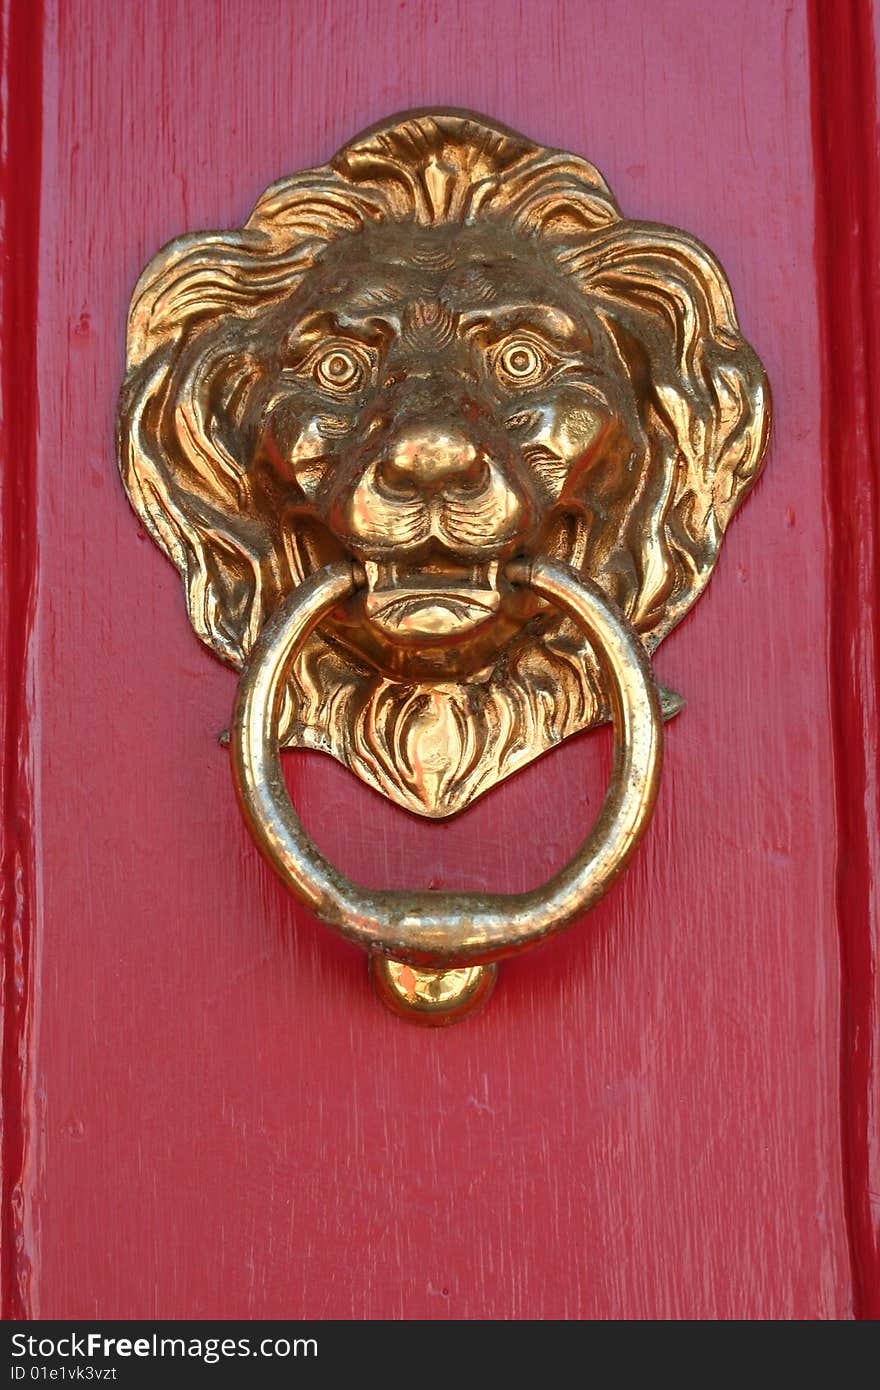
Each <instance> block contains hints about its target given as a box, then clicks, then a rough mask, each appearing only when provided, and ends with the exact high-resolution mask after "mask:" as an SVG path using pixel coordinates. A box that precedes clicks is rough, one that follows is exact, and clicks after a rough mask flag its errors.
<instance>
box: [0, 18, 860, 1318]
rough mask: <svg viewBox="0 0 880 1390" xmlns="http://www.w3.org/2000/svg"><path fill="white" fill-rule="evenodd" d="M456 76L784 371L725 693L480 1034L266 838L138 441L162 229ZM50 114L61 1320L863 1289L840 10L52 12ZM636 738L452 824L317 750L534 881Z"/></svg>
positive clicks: (329, 819) (469, 870)
mask: <svg viewBox="0 0 880 1390" xmlns="http://www.w3.org/2000/svg"><path fill="white" fill-rule="evenodd" d="M430 103H438V104H440V103H442V104H449V105H456V106H470V107H473V108H476V109H478V110H483V111H486V112H488V113H490V114H491V115H493V116H495V117H497V118H500V119H501V120H503V121H506V122H508V123H509V124H511V125H513V126H514V127H519V128H521V129H523V130H525V131H526V132H527V133H528V134H529V135H531V136H533V137H534V138H536V139H538V140H540V141H542V142H544V143H546V144H558V145H561V146H564V147H567V148H570V149H574V150H576V151H578V152H580V153H583V154H585V155H586V156H587V157H588V158H590V159H591V160H593V161H594V162H595V163H596V164H597V165H598V166H599V168H600V169H601V170H602V171H603V173H604V174H605V175H606V177H607V178H608V179H609V181H610V183H611V186H612V188H613V189H614V191H615V193H616V195H617V197H618V199H619V201H620V203H621V205H622V207H623V208H624V210H625V212H627V213H630V214H633V215H643V216H649V217H652V218H656V219H658V220H666V221H670V222H673V223H678V224H680V225H682V226H684V227H686V228H687V229H688V230H689V231H692V232H694V233H696V234H697V235H698V236H700V237H702V238H703V239H704V240H705V241H707V242H708V244H709V245H710V246H711V247H712V248H713V250H715V251H716V252H717V254H718V255H719V257H720V259H721V261H722V263H723V264H724V266H725V268H726V269H727V271H728V274H729V276H730V278H731V281H732V284H733V287H734V292H735V295H736V298H737V302H738V304H739V306H740V309H741V317H742V320H743V327H744V330H745V332H746V334H747V336H748V337H749V339H750V340H751V341H752V342H754V344H755V345H756V347H757V348H758V350H759V352H760V353H761V355H762V357H763V358H764V361H765V363H766V365H767V369H768V372H769V375H770V379H771V383H772V385H773V388H774V396H775V403H776V427H775V438H774V443H773V445H772V447H771V454H770V458H769V460H768V465H767V471H766V475H765V479H764V481H763V482H762V483H761V484H760V485H759V487H758V489H757V490H756V493H755V495H754V497H753V498H752V500H751V501H750V502H749V504H748V505H747V507H746V508H745V510H744V512H743V515H742V516H741V517H740V518H739V519H738V520H737V521H736V522H735V524H734V526H733V528H732V530H731V533H730V536H729V539H728V541H727V543H726V546H725V550H724V553H723V554H722V556H721V561H720V564H719V570H718V574H717V576H716V577H715V579H714V580H713V582H712V585H711V587H710V590H709V592H708V594H707V596H706V597H705V598H704V599H703V601H702V602H701V603H700V604H699V605H698V606H697V608H696V610H695V612H694V613H693V615H692V616H691V617H690V618H689V619H688V620H687V621H686V622H685V623H684V624H683V625H682V627H681V629H680V630H679V631H678V632H677V633H676V634H674V635H673V637H671V638H670V639H669V641H668V642H667V643H666V644H665V645H664V646H663V648H662V649H661V651H660V653H659V654H658V658H657V662H656V665H657V671H658V676H659V678H660V679H661V680H663V681H664V682H665V683H667V684H670V685H672V686H674V687H675V688H676V689H679V690H681V691H682V692H683V693H684V694H685V695H686V697H687V698H688V701H689V704H688V708H687V710H686V711H685V713H684V714H683V715H682V716H681V717H680V718H679V720H677V721H676V723H675V724H674V725H672V726H671V727H670V729H669V734H668V739H667V753H666V768H665V776H664V786H663V789H662V791H661V801H660V806H659V810H658V813H657V816H656V818H655V822H654V825H653V827H652V830H651V832H650V834H649V837H648V840H647V843H646V844H645V846H644V847H643V849H642V851H641V852H640V854H639V856H638V859H637V861H636V863H635V864H634V866H633V867H632V869H631V870H630V871H629V873H628V875H627V876H626V879H625V881H624V882H623V883H622V884H621V885H620V886H619V887H618V888H617V889H616V890H615V891H614V893H613V894H612V895H611V896H610V897H609V898H608V899H607V900H606V901H605V902H604V903H603V904H602V905H601V906H600V907H599V908H598V909H597V910H596V911H595V912H594V913H593V914H592V915H591V917H590V919H589V920H588V921H586V922H584V923H582V924H579V925H577V926H576V927H575V928H573V929H572V930H571V931H570V932H569V933H568V934H567V935H566V936H565V937H563V938H562V939H561V940H559V941H558V942H557V943H554V944H552V945H550V946H547V947H546V948H545V949H543V950H541V951H539V952H536V953H535V954H534V955H532V956H530V957H527V958H525V959H523V960H522V961H518V962H516V963H513V964H510V965H509V966H507V967H506V968H505V969H504V970H503V972H502V978H501V983H500V985H499V988H498V991H497V993H496V995H495V998H494V1000H493V1001H492V1003H491V1004H490V1006H489V1008H488V1009H487V1010H486V1012H485V1013H484V1014H482V1015H481V1016H480V1017H479V1018H477V1019H475V1020H473V1021H471V1022H470V1023H468V1024H464V1025H462V1026H461V1027H460V1028H457V1029H451V1030H448V1031H447V1032H445V1033H441V1034H439V1035H438V1034H429V1033H425V1032H420V1031H418V1030H416V1029H412V1028H407V1027H406V1026H404V1025H402V1024H401V1023H399V1022H398V1021H396V1020H395V1019H393V1018H392V1017H390V1016H385V1014H384V1013H383V1012H382V1011H381V1010H380V1008H379V1006H378V1005H377V1004H376V1003H375V1002H374V1001H373V999H372V998H371V996H370V994H369V991H368V989H367V987H366V981H365V973H364V965H363V960H362V958H361V957H360V955H359V954H358V953H357V952H356V951H354V950H353V949H351V948H349V947H347V946H346V945H345V944H344V943H342V942H339V941H337V940H335V939H334V938H333V937H332V936H331V934H330V933H328V932H326V931H324V930H322V929H320V928H319V927H317V926H316V925H315V924H314V923H313V921H312V920H311V919H310V918H309V917H308V914H307V913H305V912H304V911H303V910H301V909H299V908H298V907H297V906H296V905H295V904H294V903H293V902H292V901H291V900H290V899H289V898H288V897H286V896H285V894H284V892H283V890H282V888H281V887H280V885H278V884H277V883H276V881H275V880H274V879H273V878H272V876H271V874H270V871H269V870H268V869H267V868H266V867H265V866H264V865H263V864H262V862H261V861H260V860H259V859H258V856H257V854H256V851H255V850H254V848H253V846H252V845H251V843H250V841H249V839H248V837H247V834H246V831H245V830H244V827H243V825H242V824H241V823H240V820H239V817H238V812H237V810H236V807H235V803H234V798H233V796H232V790H231V778H230V771H229V766H228V758H227V755H226V754H225V753H224V752H223V751H222V750H221V749H220V748H219V746H218V744H217V734H218V732H219V731H220V730H221V729H222V728H223V727H224V726H225V725H226V723H227V722H228V717H229V709H230V705H231V701H232V695H233V690H234V685H235V679H234V675H233V674H232V673H231V672H229V671H227V670H225V669H224V668H222V667H221V666H219V665H218V664H217V663H216V662H215V661H213V660H212V659H211V658H210V656H209V655H208V654H207V653H206V652H205V651H203V650H202V649H201V648H200V647H199V645H198V643H197V642H196V640H195V639H194V637H193V636H192V634H191V632H190V630H189V627H188V625H187V622H186V618H185V614H184V608H183V602H182V596H181V593H180V591H179V584H178V581H177V577H176V575H175V574H174V573H173V572H172V570H171V568H170V566H168V565H167V563H165V562H164V561H163V560H162V558H161V557H160V556H159V555H158V553H157V552H156V550H155V548H154V547H153V546H152V545H151V544H150V543H149V542H148V541H147V540H146V539H145V538H144V537H143V536H142V535H140V534H139V532H138V529H137V525H136V522H135V520H134V518H133V517H132V515H131V513H130V510H129V508H128V506H127V503H126V502H125V499H124V497H123V495H122V491H121V487H120V485H119V482H118V479H117V477H116V472H115V463H114V459H113V444H112V437H113V415H114V407H115V395H116V391H117V388H118V383H119V379H120V376H121V372H122V348H123V325H124V315H125V309H126V306H127V303H128V298H129V294H130V291H131V287H132V285H133V282H134V280H135V277H136V275H137V274H138V272H139V270H140V268H141V266H142V265H143V263H144V262H145V261H146V259H147V257H148V256H149V255H150V254H151V253H152V252H153V251H154V250H155V249H156V248H157V247H158V246H159V245H160V244H161V243H162V242H163V241H165V240H167V239H168V238H169V237H171V236H172V235H174V234H175V233H177V232H180V231H182V230H185V229H195V228H199V227H210V226H217V225H220V226H223V225H232V224H237V223H240V222H241V220H242V218H243V216H244V215H245V214H246V213H247V211H248V208H249V206H250V203H251V202H252V201H253V199H254V197H255V196H256V195H257V193H258V192H259V191H260V190H261V189H262V188H263V187H264V186H265V185H266V184H268V183H269V182H270V181H271V180H272V179H274V178H276V177H278V176H279V175H281V174H284V173H286V172H289V171H291V170H293V169H297V168H301V167H304V166H306V165H308V164H310V163H314V162H319V161H321V160H323V159H324V158H326V157H327V156H328V155H329V154H330V153H331V152H332V151H333V150H334V149H335V148H336V147H337V146H338V145H339V144H340V143H341V142H342V141H343V140H344V139H345V138H346V137H348V136H350V135H351V134H352V133H353V132H355V131H356V130H357V129H359V128H361V127H363V126H365V125H367V124H368V123H370V122H371V121H373V120H376V119H378V118H379V117H381V116H383V115H386V114H388V113H389V112H391V111H393V110H395V109H400V108H404V107H407V106H412V105H424V104H430ZM42 107H43V136H42V165H43V167H42V175H41V177H40V184H39V186H40V189H41V193H42V207H41V217H42V234H41V239H40V256H39V313H38V321H37V325H38V337H37V345H38V349H39V356H38V391H39V415H38V420H37V426H38V436H37V438H38V449H37V463H36V533H35V534H36V536H37V538H38V541H39V565H38V569H37V576H36V577H37V610H36V628H35V646H34V655H33V677H32V681H31V687H30V691H31V693H30V695H29V705H28V713H29V716H30V719H29V728H30V735H31V740H32V744H31V747H32V759H33V764H34V794H35V810H34V816H33V826H34V842H33V843H34V850H35V855H36V859H35V863H36V866H37V868H38V878H37V882H36V884H35V893H34V897H33V911H34V928H35V941H36V943H37V944H36V947H35V952H34V956H33V976H34V985H35V997H36V999H37V1002H38V1008H37V1013H36V1017H35V1021H34V1035H33V1040H32V1071H31V1072H30V1074H29V1078H28V1083H27V1093H26V1095H24V1096H23V1097H22V1100H23V1103H24V1105H25V1111H24V1113H25V1114H26V1116H27V1126H28V1130H27V1132H28V1136H29V1144H30V1148H29V1154H30V1156H31V1157H30V1160H29V1162H28V1163H27V1164H26V1165H20V1169H21V1183H22V1189H21V1206H22V1211H23V1213H24V1218H23V1219H22V1221H21V1224H20V1227H19V1231H20V1240H19V1245H18V1248H17V1250H16V1262H17V1263H16V1269H17V1270H20V1269H22V1268H24V1262H27V1266H28V1268H29V1269H30V1270H31V1278H30V1283H29V1286H28V1298H29V1305H28V1307H29V1310H30V1311H31V1312H32V1313H33V1314H34V1315H37V1316H44V1317H48V1316H52V1317H86V1316H101V1317H113V1316H116V1317H140V1316H143V1317H152V1316H168V1317H183V1316H188V1317H209V1316H261V1317H273V1316H278V1317H284V1316H315V1317H353V1318H362V1317H372V1318H378V1317H429V1318H447V1317H476V1318H485V1317H502V1318H506V1317H523V1318H537V1317H540V1318H550V1317H618V1318H622V1317H626V1318H639V1317H703V1318H708V1317H806V1318H813V1317H821V1318H826V1317H830V1318H835V1317H846V1316H850V1315H851V1313H852V1311H853V1304H852V1292H853V1284H852V1275H851V1264H850V1248H849V1234H850V1228H849V1226H848V1221H847V1204H846V1184H845V1182H844V1177H843V1172H842V1166H841V1143H840V1137H841V1132H842V1129H841V1126H842V1112H841V1099H840V1084H839V1083H840V1047H841V1042H840V1038H841V1034H840V998H841V974H840V955H839V937H838V915H839V893H838V863H837V858H836V827H837V801H836V799H835V783H834V769H835V764H834V746H835V745H834V739H833V725H832V718H831V708H830V699H831V694H830V689H829V675H828V667H827V661H826V653H827V651H828V618H827V615H828V609H829V603H830V599H831V597H832V594H833V587H832V585H833V568H832V567H831V566H830V565H827V566H826V564H825V561H824V557H825V556H826V554H827V553H828V552H827V549H826V547H827V543H828V533H827V526H826V480H825V477H824V475H823V468H822V435H821V428H820V413H819V404H820V400H821V399H822V390H823V379H822V374H821V357H820V350H819V345H820V337H819V318H818V313H817V288H816V285H817V281H816V269H815V263H814V235H815V220H814V168H813V151H812V144H811V109H810V84H809V54H808V9H807V6H806V5H805V4H794V5H781V4H780V5H771V6H768V5H766V4H763V3H757V2H756V0H739V2H738V3H737V4H736V5H735V6H733V5H731V6H727V7H724V18H723V23H722V22H721V21H720V20H719V12H718V10H717V8H716V7H713V6H705V5H703V4H702V3H701V2H700V0H669V2H668V3H666V4H664V5H662V6H657V5H654V4H652V3H648V0H626V2H625V3H621V0H617V3H612V0H597V3H593V4H590V5H588V6H586V5H583V4H581V3H575V0H563V2H562V3H550V0H544V3H532V4H528V5H521V6H520V5H516V4H509V3H504V0H466V2H464V0H463V2H462V3H450V4H446V5H438V4H435V3H403V4H389V3H378V0H347V2H346V0H330V3H326V0H325V2H324V3H321V4H319V3H317V0H297V3H287V4H284V3H280V0H265V3H263V4H261V5H259V6H254V5H251V4H249V3H247V0H234V2H233V0H223V3H210V2H209V0H189V3H187V4H182V3H181V4H177V3H173V2H172V0H147V3H142V4H139V5H136V6H135V5H124V6H118V5H114V4H111V3H110V0H88V2H87V3H82V0H81V2H80V3H77V4H73V3H62V2H61V0H47V4H46V29H45V42H44V49H43V81H42ZM607 758H608V740H607V738H606V737H605V735H603V734H599V735H595V736H592V735H591V736H587V737H585V738H580V739H574V740H572V741H571V742H570V744H569V745H567V746H565V747H563V748H562V749H560V750H558V751H557V752H555V753H553V754H551V755H550V756H548V757H547V758H545V759H543V760H542V761H541V762H540V763H538V764H537V765H536V766H534V767H532V768H529V769H527V770H526V771H525V772H523V773H520V774H518V775H517V776H516V777H514V778H513V779H511V781H510V782H509V783H507V784H505V785H503V786H501V787H500V788H498V789H497V790H496V791H494V792H493V793H492V794H491V795H490V796H487V797H486V798H485V799H484V800H483V801H481V802H480V803H478V805H477V806H475V807H474V808H472V809H471V810H470V811H468V812H466V813H465V814H464V815H463V816H461V817H460V818H458V819H457V820H456V821H454V822H451V823H450V824H448V825H442V826H436V825H435V826H432V825H425V824H422V823H419V822H417V821H416V820H414V819H413V818H410V817H408V816H407V815H406V814H405V813H404V812H402V811H398V810H396V809H395V808H394V807H392V806H390V805H388V804H386V803H384V802H383V801H381V800H380V798H378V797H377V796H376V795H374V794H372V793H370V792H369V791H368V790H366V789H365V788H364V787H363V786H361V785H360V784H359V783H357V782H355V780H354V779H352V778H351V777H350V776H349V775H347V774H346V773H345V772H344V771H343V770H342V769H341V768H339V767H337V766H336V765H335V764H333V763H332V762H331V761H330V760H329V759H326V758H322V757H321V756H319V755H308V756H306V755H293V756H291V757H290V759H289V768H290V774H289V775H290V785H291V788H292V791H293V793H294V797H295V800H296V801H297V804H298V805H299V806H300V807H301V808H302V810H303V813H304V818H305V819H306V822H307V824H309V825H310V826H311V828H312V829H313V832H314V834H315V836H316V838H317V840H318V842H319V844H320V845H321V847H322V848H323V849H325V851H326V852H328V853H329V854H330V855H331V856H332V857H334V858H335V859H336V860H337V862H339V863H340V865H341V866H342V867H343V868H345V869H346V871H347V872H350V873H352V874H354V875H356V876H361V877H362V878H363V879H364V880H366V881H368V882H373V883H377V884H379V883H381V884H387V885H397V886H404V885H406V884H416V883H418V884H421V885H425V884H433V885H435V886H438V887H439V886H443V887H454V886H459V885H462V886H463V885H469V886H471V887H480V886H484V887H486V888H499V889H508V890H510V889H517V888H522V887H526V886H529V885H530V884H532V883H535V882H537V881H539V880H540V879H541V878H542V877H544V876H546V874H547V872H548V871H549V870H550V869H551V868H553V867H554V866H556V865H557V864H559V863H560V862H561V861H562V859H563V857H564V856H565V855H566V854H567V853H568V852H569V851H570V849H571V848H572V847H573V846H574V844H575V843H576V841H577V840H578V838H579V837H580V834H581V832H582V828H583V825H584V823H585V822H586V820H587V819H588V818H589V817H590V815H591V814H592V813H593V812H594V811H595V809H596V807H597V806H598V803H599V799H600V797H601V793H602V788H603V787H604V780H603V779H604V776H605V773H606V771H607ZM13 1273H15V1271H13Z"/></svg>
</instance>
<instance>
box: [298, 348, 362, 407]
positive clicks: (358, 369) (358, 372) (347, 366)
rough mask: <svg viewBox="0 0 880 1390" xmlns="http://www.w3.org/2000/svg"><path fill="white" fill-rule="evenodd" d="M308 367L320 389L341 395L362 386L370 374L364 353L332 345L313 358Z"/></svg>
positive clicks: (357, 389)
mask: <svg viewBox="0 0 880 1390" xmlns="http://www.w3.org/2000/svg"><path fill="white" fill-rule="evenodd" d="M309 369H310V371H311V374H312V376H313V377H314V378H315V380H316V381H317V383H318V385H319V386H320V387H321V388H322V390H324V391H329V392H330V393H331V394H333V395H343V394H346V393H348V392H349V391H359V390H360V389H361V388H362V387H363V385H364V384H365V382H366V381H367V380H368V378H369V375H370V362H369V359H368V356H367V354H366V353H364V354H361V353H359V352H358V351H357V350H356V349H355V348H350V347H340V346H338V345H334V346H333V347H330V348H325V349H324V351H323V352H321V353H319V355H318V356H317V357H315V358H313V359H312V361H311V362H310V363H309Z"/></svg>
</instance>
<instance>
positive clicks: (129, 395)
mask: <svg viewBox="0 0 880 1390" xmlns="http://www.w3.org/2000/svg"><path fill="white" fill-rule="evenodd" d="M233 243H236V246H233ZM240 243H241V238H240V237H237V236H228V237H227V236H208V237H204V238H194V237H182V238H180V239H179V241H178V242H174V243H172V244H171V246H169V247H166V248H165V250H164V251H162V252H160V253H159V255H158V256H157V257H156V258H155V259H154V261H153V262H152V263H151V265H150V266H149V267H148V268H147V271H146V272H145V273H144V275H143V276H142V277H141V280H140V281H139V283H138V287H137V290H136V292H135V296H134V299H133V302H132V309H131V314H130V318H129V367H128V372H127V374H126V378H125V381H124V383H123V387H122V392H121V396H120V402H119V414H118V456H119V467H120V472H121V474H122V479H123V482H124V484H125V488H126V491H127V492H128V495H129V497H130V499H131V502H132V505H133V507H134V509H135V511H136V512H137V514H138V516H139V517H140V519H141V521H142V522H143V524H144V526H145V527H146V529H147V530H148V532H149V533H150V535H151V536H152V537H153V539H154V540H155V541H156V542H157V543H158V545H159V546H160V547H161V549H162V550H164V551H165V553H166V554H167V555H168V557H169V559H170V560H171V561H172V562H173V564H174V565H175V566H176V568H177V569H178V571H179V572H180V575H181V577H182V579H183V581H184V585H185V589H186V596H187V606H188V610H189V616H190V621H191V622H192V625H193V627H194V628H195V630H196V632H197V633H198V635H199V637H201V638H202V640H203V641H204V642H206V643H207V644H208V645H209V646H210V647H211V648H212V649H213V650H214V651H215V652H216V653H217V654H218V655H219V656H221V657H223V658H224V659H225V660H227V661H230V662H232V663H234V664H235V665H241V663H242V661H243V660H244V658H245V656H246V654H247V652H248V650H249V649H250V646H251V645H252V642H253V640H254V637H255V635H256V633H257V632H258V631H259V628H260V626H261V625H262V623H263V621H264V619H265V616H266V612H267V607H268V606H269V605H271V604H272V602H273V596H274V594H275V590H276V589H277V583H276V578H277V576H275V574H274V566H275V560H274V558H273V557H274V555H275V551H274V549H273V547H272V545H271V544H270V541H269V538H268V537H267V536H266V535H265V534H264V533H263V532H261V530H260V527H259V525H255V523H254V521H253V519H252V518H250V517H249V509H248V507H247V499H248V493H249V479H248V476H247V472H246V469H245V467H244V464H243V459H244V456H245V453H246V450H245V449H244V447H243V441H242V439H241V438H240V437H239V436H240V425H239V421H238V418H237V417H238V414H239V407H240V403H241V400H242V399H243V398H244V397H245V396H246V394H247V391H248V390H249V388H250V383H251V382H252V381H255V380H256V379H257V375H258V368H257V364H256V363H255V361H254V360H253V358H252V355H251V354H250V352H249V350H248V344H247V336H248V335H247V326H248V322H249V320H248V317H247V315H246V314H243V313H242V305H243V303H244V302H245V295H246V292H248V293H249V294H250V299H249V301H247V302H248V304H249V306H250V307H251V308H253V307H254V306H255V305H256V304H259V303H260V301H261V298H262V296H263V294H265V293H266V292H267V286H270V285H273V282H274V280H275V278H276V275H275V272H272V273H270V271H269V269H268V268H267V267H266V265H265V264H264V262H263V261H262V260H254V259H253V258H252V260H250V261H249V260H248V259H247V258H246V257H245V255H244V249H243V246H242V245H241V244H240ZM233 251H235V252H236V255H237V258H238V259H237V260H236V262H235V264H234V267H232V268H231V260H230V257H231V256H232V253H233ZM275 271H277V267H276V268H275ZM248 275H250V279H248Z"/></svg>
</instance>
